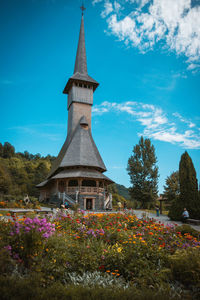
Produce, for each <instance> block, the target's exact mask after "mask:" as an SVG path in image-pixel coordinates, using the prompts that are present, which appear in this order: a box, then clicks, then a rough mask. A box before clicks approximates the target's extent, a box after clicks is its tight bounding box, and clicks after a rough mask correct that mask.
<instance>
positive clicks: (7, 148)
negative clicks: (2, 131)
mask: <svg viewBox="0 0 200 300" xmlns="http://www.w3.org/2000/svg"><path fill="white" fill-rule="evenodd" d="M14 155H15V148H14V147H13V146H12V145H11V144H10V143H8V142H5V143H4V146H3V157H4V158H10V157H13V156H14Z"/></svg>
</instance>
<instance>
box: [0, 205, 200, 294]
mask: <svg viewBox="0 0 200 300" xmlns="http://www.w3.org/2000/svg"><path fill="white" fill-rule="evenodd" d="M0 230H1V239H0V244H1V252H0V268H1V269H0V272H1V275H0V286H1V299H108V298H109V299H180V298H182V299H200V240H199V235H198V232H196V231H192V230H191V228H190V227H189V226H187V225H186V226H185V227H184V226H180V227H176V226H172V225H168V226H164V225H163V224H161V223H155V222H154V221H153V220H151V219H149V220H145V219H142V220H141V219H137V218H136V216H134V215H131V214H128V213H116V214H114V213H110V214H87V215H84V213H83V212H81V211H79V212H78V213H75V214H74V215H72V214H68V213H66V212H64V211H58V212H57V214H56V215H50V216H46V218H44V217H41V218H39V217H36V216H35V215H33V216H32V217H21V218H19V217H12V218H11V219H10V220H9V221H8V222H5V220H4V221H1V222H0Z"/></svg>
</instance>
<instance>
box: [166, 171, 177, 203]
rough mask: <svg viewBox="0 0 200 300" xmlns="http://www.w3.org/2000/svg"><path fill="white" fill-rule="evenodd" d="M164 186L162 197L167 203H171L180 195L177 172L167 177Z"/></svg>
mask: <svg viewBox="0 0 200 300" xmlns="http://www.w3.org/2000/svg"><path fill="white" fill-rule="evenodd" d="M165 184H166V185H164V193H163V195H164V197H165V198H166V199H167V201H169V202H171V201H173V200H175V199H177V197H178V196H179V194H180V183H179V171H176V172H173V173H172V174H171V175H170V176H167V178H166V180H165Z"/></svg>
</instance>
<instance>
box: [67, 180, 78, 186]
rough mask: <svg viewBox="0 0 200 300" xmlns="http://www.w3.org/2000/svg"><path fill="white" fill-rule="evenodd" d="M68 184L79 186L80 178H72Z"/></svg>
mask: <svg viewBox="0 0 200 300" xmlns="http://www.w3.org/2000/svg"><path fill="white" fill-rule="evenodd" d="M68 186H78V180H76V179H72V180H70V181H69V183H68Z"/></svg>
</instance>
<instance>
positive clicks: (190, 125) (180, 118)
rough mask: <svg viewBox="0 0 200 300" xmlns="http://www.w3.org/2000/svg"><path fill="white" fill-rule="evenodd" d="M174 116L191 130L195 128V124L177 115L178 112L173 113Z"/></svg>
mask: <svg viewBox="0 0 200 300" xmlns="http://www.w3.org/2000/svg"><path fill="white" fill-rule="evenodd" d="M173 116H175V117H177V118H178V119H179V120H180V121H181V122H183V123H186V124H188V126H189V128H192V127H195V126H196V125H195V124H194V123H193V122H191V121H189V120H187V119H186V118H183V117H182V116H181V115H180V114H179V113H177V112H176V113H173Z"/></svg>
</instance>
